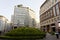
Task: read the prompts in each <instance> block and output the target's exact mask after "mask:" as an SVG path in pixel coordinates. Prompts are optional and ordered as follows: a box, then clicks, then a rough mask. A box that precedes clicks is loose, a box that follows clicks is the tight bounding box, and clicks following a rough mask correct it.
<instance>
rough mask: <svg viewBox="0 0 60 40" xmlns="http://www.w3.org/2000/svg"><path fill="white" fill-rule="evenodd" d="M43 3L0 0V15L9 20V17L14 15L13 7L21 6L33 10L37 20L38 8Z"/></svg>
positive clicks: (40, 0)
mask: <svg viewBox="0 0 60 40" xmlns="http://www.w3.org/2000/svg"><path fill="white" fill-rule="evenodd" d="M44 1H45V0H0V15H3V16H5V17H6V18H7V19H9V20H11V15H12V14H13V13H14V6H15V5H18V4H23V5H24V6H29V7H30V8H31V9H33V10H34V11H35V12H36V17H37V19H38V15H39V10H40V6H41V4H42V3H43V2H44Z"/></svg>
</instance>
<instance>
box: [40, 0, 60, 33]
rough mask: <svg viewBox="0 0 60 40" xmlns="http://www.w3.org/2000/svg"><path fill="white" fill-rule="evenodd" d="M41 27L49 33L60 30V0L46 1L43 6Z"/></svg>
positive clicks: (41, 8)
mask: <svg viewBox="0 0 60 40" xmlns="http://www.w3.org/2000/svg"><path fill="white" fill-rule="evenodd" d="M40 27H41V30H42V31H47V32H51V31H54V32H56V31H59V30H60V0H46V1H45V2H44V3H43V4H42V5H41V7H40ZM59 32H60V31H59Z"/></svg>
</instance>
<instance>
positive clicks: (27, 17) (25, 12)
mask: <svg viewBox="0 0 60 40" xmlns="http://www.w3.org/2000/svg"><path fill="white" fill-rule="evenodd" d="M35 18H36V17H35V12H34V11H33V10H32V9H30V8H29V7H23V6H22V5H17V6H15V8H14V14H13V15H12V19H11V21H12V24H13V26H18V27H19V26H29V27H33V26H35Z"/></svg>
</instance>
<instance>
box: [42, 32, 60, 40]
mask: <svg viewBox="0 0 60 40" xmlns="http://www.w3.org/2000/svg"><path fill="white" fill-rule="evenodd" d="M43 40H60V35H59V39H57V38H56V35H51V34H49V33H47V34H46V38H44V39H43Z"/></svg>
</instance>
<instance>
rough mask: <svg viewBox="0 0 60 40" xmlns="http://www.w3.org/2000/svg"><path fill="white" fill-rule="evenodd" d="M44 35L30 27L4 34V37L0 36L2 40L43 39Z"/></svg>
mask: <svg viewBox="0 0 60 40" xmlns="http://www.w3.org/2000/svg"><path fill="white" fill-rule="evenodd" d="M45 35H46V33H45V32H42V31H40V30H39V29H36V28H31V27H21V28H17V29H14V30H11V31H10V32H8V33H5V36H1V37H0V38H3V39H5V38H6V39H21V40H22V39H26V40H27V39H30V40H31V39H43V38H44V37H45Z"/></svg>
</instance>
